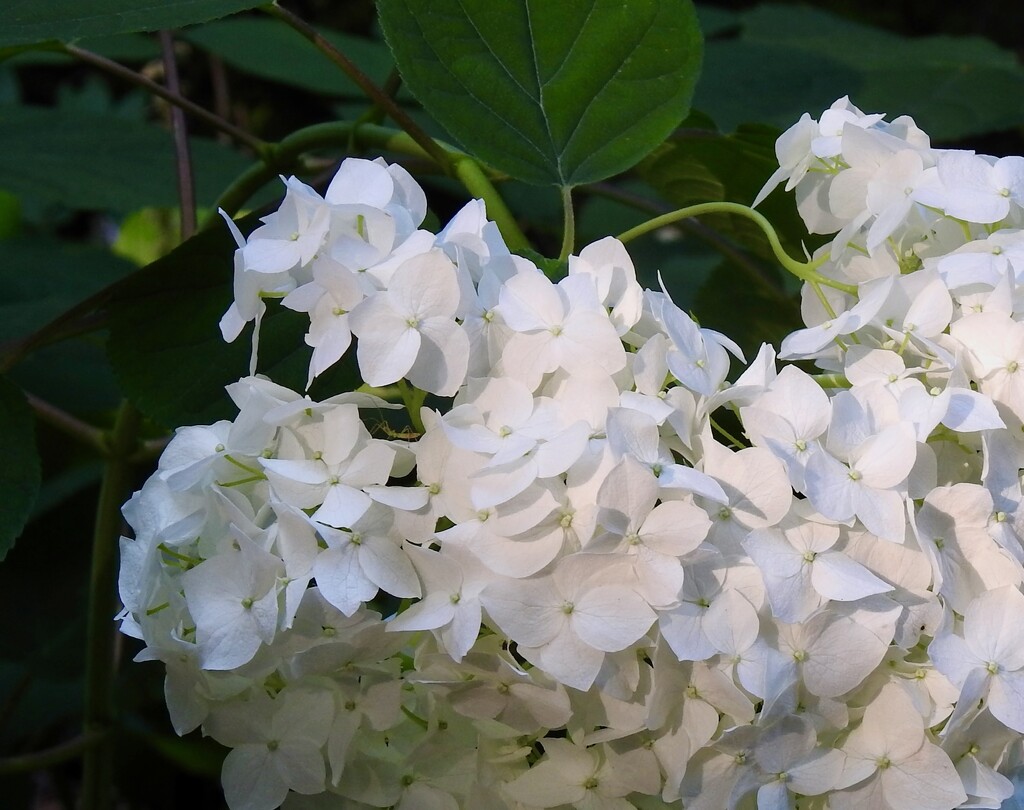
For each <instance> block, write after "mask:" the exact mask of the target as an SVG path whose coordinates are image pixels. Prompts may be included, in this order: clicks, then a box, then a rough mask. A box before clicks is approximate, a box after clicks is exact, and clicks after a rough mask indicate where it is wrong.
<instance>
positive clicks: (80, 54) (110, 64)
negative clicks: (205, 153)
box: [61, 45, 269, 155]
mask: <svg viewBox="0 0 1024 810" xmlns="http://www.w3.org/2000/svg"><path fill="white" fill-rule="evenodd" d="M61 48H62V49H63V50H64V52H65V53H67V54H69V55H70V56H73V57H75V58H76V59H79V60H81V61H82V62H85V63H87V64H90V65H92V66H93V67H97V68H99V69H100V70H102V71H104V72H106V73H109V74H110V75H111V76H117V77H118V78H120V79H124V80H125V81H127V82H131V83H132V84H134V85H138V86H139V87H142V88H143V89H145V90H147V91H148V92H150V93H152V94H153V95H154V96H159V97H160V98H162V99H163V100H164V101H166V102H168V103H170V104H173V105H174V106H175V107H178V108H180V109H182V110H184V111H185V112H187V113H188V114H189V115H192V116H194V117H195V118H198V119H199V120H201V121H204V122H206V123H207V124H209V125H210V126H211V127H213V128H214V129H217V130H220V131H221V132H223V133H225V134H226V135H230V136H231V137H232V138H234V139H235V140H236V141H238V142H239V143H242V144H245V145H246V146H248V147H249V148H250V149H252V151H253V152H255V153H256V154H257V155H263V154H265V153H266V151H267V149H268V146H269V145H268V144H267V143H265V142H263V141H261V140H260V139H259V138H257V137H256V136H255V135H251V134H249V133H248V132H246V131H245V130H244V129H240V128H239V127H236V126H235V125H234V124H232V123H231V122H230V121H226V120H224V119H223V118H221V117H220V116H219V115H215V114H214V113H212V112H210V111H209V110H206V109H204V108H203V107H200V106H199V105H198V104H196V103H194V102H192V101H189V100H188V99H187V98H185V97H183V96H180V95H178V94H177V93H173V92H171V91H170V90H169V89H167V88H166V87H164V86H163V85H161V84H158V83H157V82H154V81H153V80H152V79H147V78H146V77H145V76H143V75H142V74H141V73H136V72H135V71H134V70H130V69H129V68H126V67H125V66H124V65H120V64H118V63H117V62H114V61H112V60H110V59H107V58H106V57H105V56H100V55H99V54H98V53H93V52H92V51H87V50H84V49H83V48H79V47H77V46H75V45H62V46H61Z"/></svg>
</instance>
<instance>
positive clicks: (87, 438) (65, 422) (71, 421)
mask: <svg viewBox="0 0 1024 810" xmlns="http://www.w3.org/2000/svg"><path fill="white" fill-rule="evenodd" d="M25 399H27V400H28V404H29V405H30V406H31V408H32V410H33V411H35V414H36V416H37V417H38V418H39V421H41V422H45V423H46V424H48V425H50V426H52V427H55V428H57V430H59V431H60V432H61V433H64V434H66V435H68V436H71V437H72V438H74V439H78V441H80V442H82V443H83V444H86V445H88V446H89V447H92V448H93V449H94V450H96V451H97V452H99V453H100V454H101V455H106V452H107V441H106V435H105V434H104V432H103V431H102V430H100V429H99V428H98V427H94V426H93V425H90V424H89V423H88V422H83V421H82V420H81V419H79V418H78V417H76V416H72V415H71V414H70V413H68V412H67V411H63V410H61V409H60V408H58V407H57V406H56V405H51V404H50V403H49V402H46V401H45V400H42V399H40V398H39V397H37V396H35V395H33V394H30V393H28V392H27V391H26V392H25Z"/></svg>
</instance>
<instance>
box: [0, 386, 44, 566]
mask: <svg viewBox="0 0 1024 810" xmlns="http://www.w3.org/2000/svg"><path fill="white" fill-rule="evenodd" d="M0 446H2V447H3V449H4V462H3V464H0V492H2V493H3V497H0V560H2V559H4V557H6V556H7V552H8V551H10V550H11V547H12V546H13V545H14V541H15V539H16V538H17V537H18V535H19V534H21V530H22V529H23V528H24V527H25V521H26V520H28V516H29V514H30V513H31V512H32V504H33V503H35V499H36V494H37V493H38V492H39V477H40V472H39V455H38V453H37V452H36V442H35V432H34V430H33V426H32V412H31V411H30V410H29V407H28V403H27V402H25V396H24V394H22V393H21V389H20V388H18V387H17V386H16V385H13V384H12V383H10V382H8V381H7V380H6V379H5V378H3V377H0Z"/></svg>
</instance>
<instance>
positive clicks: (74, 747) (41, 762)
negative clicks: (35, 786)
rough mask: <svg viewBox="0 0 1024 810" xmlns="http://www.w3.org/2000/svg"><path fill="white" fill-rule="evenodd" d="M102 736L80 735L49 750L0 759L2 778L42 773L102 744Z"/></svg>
mask: <svg viewBox="0 0 1024 810" xmlns="http://www.w3.org/2000/svg"><path fill="white" fill-rule="evenodd" d="M102 739H103V736H102V735H101V734H96V733H94V734H80V735H78V736H77V737H75V738H74V739H73V740H68V741H67V742H64V743H61V744H60V745H55V746H53V748H47V749H46V750H44V751H34V752H33V753H31V754H23V755H21V756H17V757H4V758H3V759H0V776H7V775H8V774H14V773H26V772H29V771H42V770H46V769H47V768H52V767H53V766H54V765H59V764H60V763H62V762H67V761H68V760H72V759H75V758H77V757H79V756H81V755H82V753H83V752H84V751H88V750H89V749H90V748H91V747H93V746H95V745H97V744H98V743H99V742H101V741H102Z"/></svg>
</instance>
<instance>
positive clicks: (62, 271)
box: [0, 237, 133, 344]
mask: <svg viewBox="0 0 1024 810" xmlns="http://www.w3.org/2000/svg"><path fill="white" fill-rule="evenodd" d="M0 256H3V261H0V287H2V288H3V290H4V297H3V300H0V344H3V343H4V342H6V341H10V340H15V339H17V338H20V337H24V336H26V335H28V334H31V333H32V332H34V331H36V330H37V329H39V328H40V327H42V326H45V325H46V324H47V323H49V322H50V321H52V320H53V319H54V318H56V317H57V316H58V315H60V314H61V313H62V312H65V311H66V310H68V309H71V307H73V306H74V305H75V304H77V303H79V302H80V301H84V300H85V299H86V298H88V297H89V296H90V295H92V294H93V293H95V292H98V291H99V290H101V289H103V288H104V287H106V286H107V285H108V284H112V283H113V282H115V281H117V280H118V279H120V278H123V277H124V276H125V275H127V274H128V273H130V272H131V271H132V269H133V268H132V265H131V264H129V263H128V262H126V261H124V260H123V259H119V258H117V257H116V256H112V255H110V253H109V252H107V251H105V250H101V249H100V248H94V247H84V246H72V245H70V244H67V243H63V242H58V241H56V240H52V239H41V238H39V237H34V238H29V237H18V238H15V239H8V240H5V241H3V242H0Z"/></svg>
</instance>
